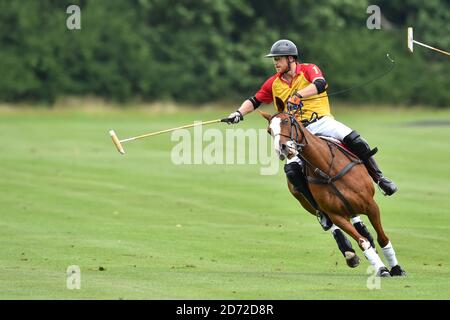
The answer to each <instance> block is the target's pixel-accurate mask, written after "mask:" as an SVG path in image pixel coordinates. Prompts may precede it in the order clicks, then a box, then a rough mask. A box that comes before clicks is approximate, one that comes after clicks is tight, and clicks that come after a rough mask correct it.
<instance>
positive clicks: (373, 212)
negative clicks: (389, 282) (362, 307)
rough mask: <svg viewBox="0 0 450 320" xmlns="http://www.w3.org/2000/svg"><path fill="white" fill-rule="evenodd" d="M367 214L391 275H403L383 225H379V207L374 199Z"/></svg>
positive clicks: (404, 273) (403, 272)
mask: <svg viewBox="0 0 450 320" xmlns="http://www.w3.org/2000/svg"><path fill="white" fill-rule="evenodd" d="M367 216H368V217H369V220H370V223H371V224H372V226H373V228H374V229H375V231H376V233H377V241H378V244H379V245H380V247H381V251H383V255H384V257H385V258H386V260H387V262H388V263H389V266H390V267H391V271H390V273H391V276H405V275H406V272H405V271H404V270H403V269H402V267H400V265H399V264H398V260H397V256H396V255H395V251H394V247H393V246H392V243H391V241H389V238H388V237H387V236H386V234H385V233H384V230H383V227H382V226H381V217H380V209H379V208H378V205H377V204H376V202H375V201H373V202H372V204H371V205H370V206H369V208H368V210H367Z"/></svg>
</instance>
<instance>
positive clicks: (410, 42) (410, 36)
mask: <svg viewBox="0 0 450 320" xmlns="http://www.w3.org/2000/svg"><path fill="white" fill-rule="evenodd" d="M407 39H408V49H409V51H411V52H413V46H414V37H413V28H412V27H408V38H407Z"/></svg>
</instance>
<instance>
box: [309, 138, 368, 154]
mask: <svg viewBox="0 0 450 320" xmlns="http://www.w3.org/2000/svg"><path fill="white" fill-rule="evenodd" d="M317 136H318V137H319V138H320V139H322V140H325V141H328V142H331V143H332V144H334V145H335V146H336V147H337V148H338V149H339V150H341V151H342V152H344V154H349V155H350V156H352V157H354V158H356V159H360V158H359V157H358V156H357V155H356V154H354V153H353V152H351V151H350V149H349V148H347V146H346V145H345V144H343V143H342V141H340V140H338V139H336V138H333V137H328V136H319V135H317Z"/></svg>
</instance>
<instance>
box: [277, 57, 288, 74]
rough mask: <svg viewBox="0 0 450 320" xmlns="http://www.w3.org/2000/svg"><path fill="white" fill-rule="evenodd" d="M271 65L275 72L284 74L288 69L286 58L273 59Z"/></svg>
mask: <svg viewBox="0 0 450 320" xmlns="http://www.w3.org/2000/svg"><path fill="white" fill-rule="evenodd" d="M273 65H274V67H275V70H277V72H282V73H284V72H286V71H287V70H288V68H289V64H288V60H287V57H273Z"/></svg>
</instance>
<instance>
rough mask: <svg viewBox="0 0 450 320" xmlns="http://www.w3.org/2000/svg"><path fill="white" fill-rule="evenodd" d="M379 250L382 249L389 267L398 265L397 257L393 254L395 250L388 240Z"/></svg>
mask: <svg viewBox="0 0 450 320" xmlns="http://www.w3.org/2000/svg"><path fill="white" fill-rule="evenodd" d="M381 251H383V254H384V257H385V258H386V260H387V262H388V263H389V265H390V266H391V268H392V267H395V266H396V265H398V261H397V257H396V256H395V251H394V248H393V247H392V244H391V242H390V241H389V243H388V244H387V245H386V246H385V247H384V248H381Z"/></svg>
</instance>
